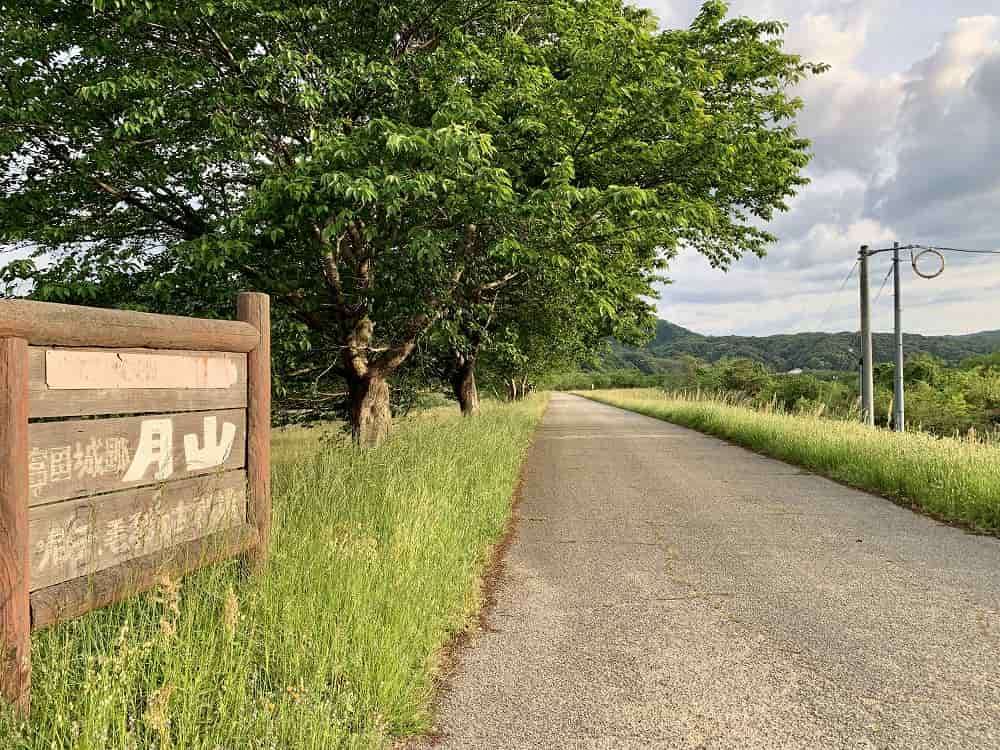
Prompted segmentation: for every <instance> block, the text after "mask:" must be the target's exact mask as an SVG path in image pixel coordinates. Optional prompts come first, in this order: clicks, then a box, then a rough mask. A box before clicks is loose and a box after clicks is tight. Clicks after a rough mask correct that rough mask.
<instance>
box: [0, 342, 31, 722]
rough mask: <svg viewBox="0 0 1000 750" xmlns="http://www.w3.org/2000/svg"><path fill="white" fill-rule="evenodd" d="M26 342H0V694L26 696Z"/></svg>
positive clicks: (25, 702)
mask: <svg viewBox="0 0 1000 750" xmlns="http://www.w3.org/2000/svg"><path fill="white" fill-rule="evenodd" d="M28 540H29V536H28V342H27V341H25V340H24V339H0V695H2V696H3V698H5V699H6V700H7V701H9V702H10V703H12V704H13V705H14V706H15V707H16V708H17V709H18V710H19V711H21V712H22V713H27V712H28V706H29V703H30V697H31V638H30V635H31V619H30V613H29V611H28V587H29V574H28Z"/></svg>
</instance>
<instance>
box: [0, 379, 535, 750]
mask: <svg viewBox="0 0 1000 750" xmlns="http://www.w3.org/2000/svg"><path fill="white" fill-rule="evenodd" d="M543 408H544V402H543V400H542V399H541V398H533V399H529V400H527V401H525V402H522V403H520V404H516V405H512V406H500V405H495V404H492V405H491V404H486V405H484V410H483V414H482V415H481V416H480V417H479V418H478V419H474V420H470V419H462V418H461V417H459V416H457V410H455V409H454V407H452V408H451V409H448V410H447V411H443V410H431V411H430V412H425V413H423V414H421V415H418V416H415V417H412V418H409V419H406V420H402V421H401V423H400V424H399V426H398V429H397V431H396V433H395V434H394V436H393V437H392V439H391V440H390V442H389V443H388V444H387V445H385V446H383V447H381V448H379V449H376V450H371V451H361V452H359V451H357V450H355V449H353V448H352V447H351V446H349V445H347V444H346V443H345V442H344V439H343V437H342V436H341V435H340V434H339V433H331V434H329V435H326V436H324V434H323V432H322V431H319V430H305V429H293V430H288V431H285V432H281V433H279V434H277V436H276V438H275V451H274V454H275V463H274V503H275V528H274V539H273V548H272V549H273V554H272V559H271V563H270V565H269V567H268V569H267V571H266V572H265V573H264V574H262V575H260V576H258V577H255V578H251V579H242V578H241V577H240V576H239V574H238V570H237V568H238V566H237V564H235V563H227V564H224V565H219V566H215V567H213V568H209V569H206V570H203V571H201V572H199V573H197V574H195V575H192V576H189V577H188V578H185V579H184V580H183V581H172V580H163V581H162V583H161V585H160V586H159V587H158V589H157V590H156V591H155V592H153V593H151V594H147V595H143V596H141V597H137V598H134V599H132V600H130V601H128V602H125V603H123V604H120V605H116V606H113V607H110V608H108V609H105V610H103V611H99V612H94V613H91V614H90V615H88V616H86V617H83V618H80V619H78V620H75V621H73V622H69V623H65V624H63V625H60V626H58V627H55V628H52V629H49V630H45V631H42V632H39V633H36V634H35V636H34V637H33V643H32V657H33V662H34V675H33V682H34V689H33V700H32V716H31V720H30V722H29V723H27V724H19V725H18V724H15V723H14V722H13V721H12V719H11V718H10V716H6V717H4V718H0V747H3V748H4V749H5V750H6V748H25V749H28V748H30V749H31V750H41V748H45V749H46V750H49V749H50V748H74V749H76V748H79V749H80V750H112V749H118V748H121V749H122V750H124V749H126V748H135V749H136V750H138V749H140V748H141V749H143V750H145V749H146V748H192V749H200V748H205V750H209V749H211V750H215V749H217V748H218V749H222V750H229V749H233V750H236V749H239V750H243V749H244V748H262V749H263V748H280V749H281V750H284V749H285V748H316V749H317V750H319V749H320V748H322V749H323V750H326V749H327V748H341V747H342V748H370V747H382V746H385V745H386V744H387V743H388V742H389V741H390V740H391V739H392V738H396V737H400V736H405V735H409V734H412V733H416V732H421V731H424V730H427V729H428V728H429V725H430V718H431V717H430V712H429V706H430V700H431V697H432V688H433V676H434V672H435V668H436V658H437V654H438V653H439V651H440V649H441V647H442V645H443V644H445V643H446V642H447V641H448V639H449V637H450V636H451V634H453V633H454V632H456V631H457V630H459V629H461V628H462V627H463V625H464V624H465V623H466V622H467V621H468V619H469V618H470V616H471V614H472V613H473V612H474V611H475V610H476V609H477V607H478V605H479V599H478V597H479V593H478V591H479V585H478V581H479V576H480V575H481V573H482V571H483V566H484V563H485V561H486V559H487V556H488V553H489V549H490V547H491V545H492V544H494V543H495V542H496V541H497V539H498V538H499V536H500V535H501V534H502V531H503V529H504V527H505V523H506V521H507V518H508V515H509V510H510V499H511V495H512V491H513V489H514V483H515V481H516V477H517V474H518V471H519V467H520V464H521V460H522V458H523V455H524V452H525V449H526V447H527V445H528V442H529V440H530V436H531V433H532V430H533V428H534V426H535V424H536V423H537V421H538V419H539V417H540V415H541V412H542V410H543Z"/></svg>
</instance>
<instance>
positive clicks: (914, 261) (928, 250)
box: [910, 247, 945, 279]
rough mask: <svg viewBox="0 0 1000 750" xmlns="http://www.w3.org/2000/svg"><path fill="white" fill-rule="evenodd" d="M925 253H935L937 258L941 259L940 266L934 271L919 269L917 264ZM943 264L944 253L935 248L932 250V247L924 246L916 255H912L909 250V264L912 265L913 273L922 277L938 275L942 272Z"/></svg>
mask: <svg viewBox="0 0 1000 750" xmlns="http://www.w3.org/2000/svg"><path fill="white" fill-rule="evenodd" d="M927 254H931V255H936V256H937V258H938V260H940V261H941V266H940V267H939V268H938V269H937V271H935V272H934V273H924V272H923V271H921V270H920V268H919V267H918V265H917V264H918V263H919V262H920V259H921V258H923V257H924V256H925V255H927ZM944 264H945V261H944V255H943V254H942V253H940V252H938V251H937V250H934V249H933V248H929V247H927V248H924V249H923V250H921V251H920V252H919V253H917V254H916V255H914V254H913V252H912V251H911V252H910V265H911V266H913V273H915V274H916V275H917V276H919V277H920V278H922V279H936V278H937V277H938V276H940V275H941V274H943V273H944Z"/></svg>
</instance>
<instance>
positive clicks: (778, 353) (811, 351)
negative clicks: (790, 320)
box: [607, 320, 1000, 373]
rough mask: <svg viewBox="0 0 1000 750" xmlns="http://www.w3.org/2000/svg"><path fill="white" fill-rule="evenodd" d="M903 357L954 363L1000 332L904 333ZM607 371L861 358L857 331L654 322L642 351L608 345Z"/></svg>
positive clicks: (883, 339)
mask: <svg viewBox="0 0 1000 750" xmlns="http://www.w3.org/2000/svg"><path fill="white" fill-rule="evenodd" d="M874 338H875V359H876V361H878V362H891V361H892V358H893V354H892V345H893V337H892V334H890V333H877V334H875V337H874ZM903 344H904V347H905V349H906V352H907V354H912V353H914V352H926V353H928V354H933V355H934V356H936V357H940V358H941V359H944V360H946V361H947V362H951V363H957V362H960V361H961V360H963V359H966V358H968V357H973V356H976V355H978V354H990V353H992V352H995V351H1000V331H984V332H983V333H971V334H966V335H963V336H922V335H920V334H905V335H904V337H903ZM611 349H612V352H611V356H610V357H609V358H608V362H607V366H609V367H626V368H630V367H635V368H637V369H639V370H642V371H643V372H650V373H652V372H660V371H664V370H667V369H670V367H669V365H670V363H669V362H667V361H665V360H670V359H673V358H676V357H678V356H680V355H683V354H690V355H693V356H695V357H698V358H699V359H703V360H706V361H708V362H716V361H718V360H720V359H722V358H724V357H747V358H750V359H755V360H758V361H760V362H763V363H765V364H766V365H768V366H769V367H771V368H772V369H774V370H776V371H779V372H781V371H787V370H792V369H795V368H802V369H804V370H854V369H856V368H857V365H858V360H859V359H860V357H861V354H860V351H861V350H860V348H859V335H858V334H857V333H792V334H779V335H775V336H704V335H702V334H700V333H695V332H694V331H690V330H688V329H687V328H682V327H681V326H678V325H674V324H673V323H669V322H667V321H666V320H660V321H657V324H656V335H655V336H654V337H653V340H652V341H650V342H649V343H648V344H646V345H645V346H643V347H632V346H625V345H622V344H620V343H618V342H614V343H613V344H612V347H611Z"/></svg>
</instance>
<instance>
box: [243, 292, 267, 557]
mask: <svg viewBox="0 0 1000 750" xmlns="http://www.w3.org/2000/svg"><path fill="white" fill-rule="evenodd" d="M236 315H237V317H238V318H239V319H240V320H245V321H246V322H248V323H250V324H251V325H253V326H254V327H255V328H257V329H258V330H259V331H260V345H259V346H258V347H257V348H256V349H254V350H253V351H252V352H250V353H249V354H248V355H247V370H248V374H247V380H248V389H249V398H248V403H247V428H248V431H249V432H248V435H247V480H248V485H249V491H250V503H249V506H248V511H249V513H248V516H247V518H248V521H249V522H250V524H251V525H253V526H254V527H256V529H257V534H258V537H259V539H260V544H259V545H258V547H257V548H256V549H254V550H252V551H251V552H250V553H249V554H248V555H247V563H248V564H249V567H250V568H251V569H252V570H259V569H260V568H261V567H262V566H263V565H264V564H265V563H266V562H267V556H268V545H269V544H270V539H271V303H270V299H269V298H268V296H267V295H266V294H256V293H253V292H244V293H242V294H240V296H239V297H238V298H237V301H236Z"/></svg>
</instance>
